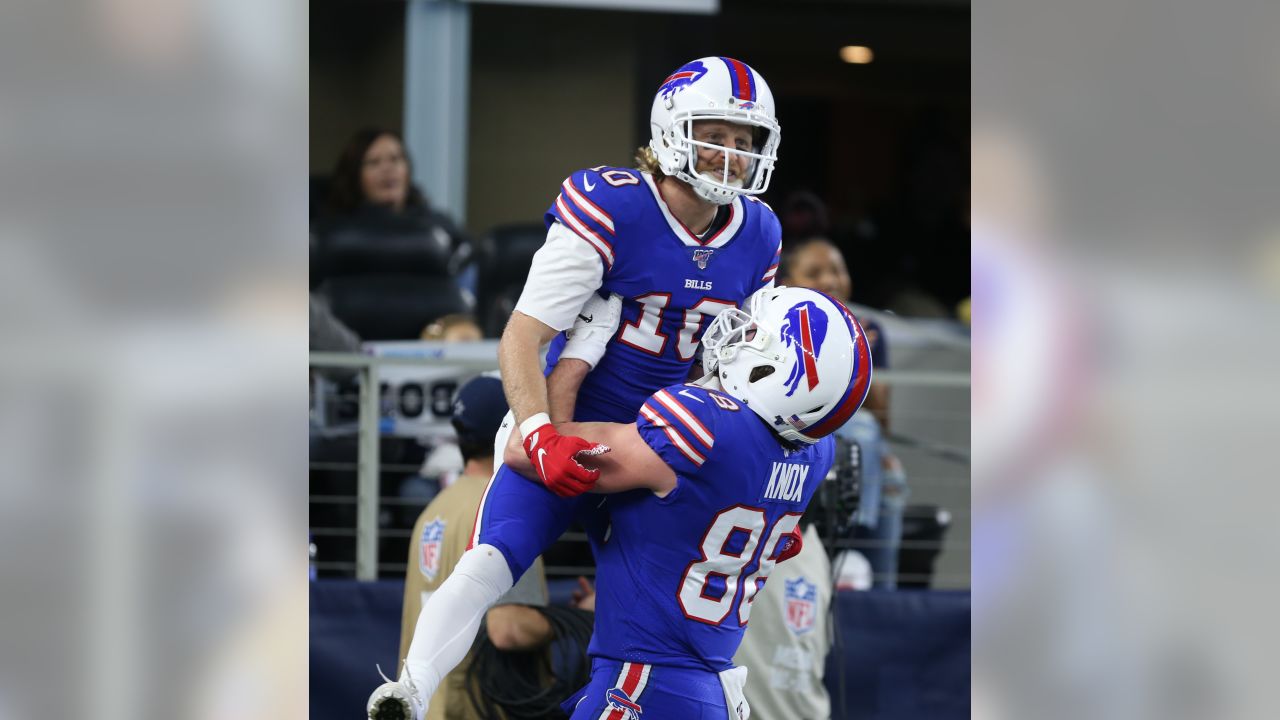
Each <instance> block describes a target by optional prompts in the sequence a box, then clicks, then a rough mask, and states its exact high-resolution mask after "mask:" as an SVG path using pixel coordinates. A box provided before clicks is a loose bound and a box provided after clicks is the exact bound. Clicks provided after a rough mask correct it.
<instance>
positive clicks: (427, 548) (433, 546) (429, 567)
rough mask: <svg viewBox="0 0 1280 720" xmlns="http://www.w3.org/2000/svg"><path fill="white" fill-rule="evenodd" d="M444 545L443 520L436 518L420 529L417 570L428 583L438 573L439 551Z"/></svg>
mask: <svg viewBox="0 0 1280 720" xmlns="http://www.w3.org/2000/svg"><path fill="white" fill-rule="evenodd" d="M443 545H444V520H441V519H440V518H436V519H435V520H433V521H432V522H429V523H427V525H426V527H424V528H422V546H421V548H420V549H419V551H418V569H419V570H421V571H422V575H423V577H425V578H426V579H427V580H428V581H430V580H435V579H436V575H438V574H439V573H440V550H441V548H442V546H443Z"/></svg>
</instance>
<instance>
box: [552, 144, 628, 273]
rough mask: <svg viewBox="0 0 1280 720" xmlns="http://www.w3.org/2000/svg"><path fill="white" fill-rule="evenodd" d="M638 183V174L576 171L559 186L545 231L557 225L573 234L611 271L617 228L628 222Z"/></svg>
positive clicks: (594, 169)
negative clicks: (595, 253)
mask: <svg viewBox="0 0 1280 720" xmlns="http://www.w3.org/2000/svg"><path fill="white" fill-rule="evenodd" d="M641 182H642V181H641V180H640V172H639V171H638V170H623V169H620V168H608V167H599V168H593V169H590V170H577V171H575V172H574V173H573V174H571V175H570V176H569V177H567V178H565V180H564V182H562V183H560V193H559V194H558V195H556V199H555V201H554V202H552V203H551V207H549V208H547V212H546V214H545V215H544V216H543V221H544V222H545V223H546V225H547V227H548V228H549V227H551V223H553V222H558V223H560V224H561V225H564V226H565V227H567V228H569V229H570V230H572V231H573V232H574V233H575V234H576V235H577V236H578V237H580V238H582V239H583V240H584V241H586V242H587V244H588V245H590V246H591V247H592V248H594V249H595V251H596V252H597V253H599V254H600V257H601V259H603V260H604V264H605V271H606V272H608V270H610V269H611V268H612V267H613V262H614V242H615V240H616V235H617V228H618V226H619V225H620V224H621V223H624V222H626V221H627V220H628V219H629V217H630V213H629V212H628V208H629V206H630V205H632V204H633V203H634V197H635V196H634V191H635V190H636V189H641V188H640V186H641Z"/></svg>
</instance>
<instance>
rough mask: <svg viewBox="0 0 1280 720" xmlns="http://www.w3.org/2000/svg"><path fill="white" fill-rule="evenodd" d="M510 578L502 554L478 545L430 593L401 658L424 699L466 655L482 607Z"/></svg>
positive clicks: (505, 588)
mask: <svg viewBox="0 0 1280 720" xmlns="http://www.w3.org/2000/svg"><path fill="white" fill-rule="evenodd" d="M512 583H513V580H512V579H511V569H510V568H508V567H507V559H506V558H505V557H503V556H502V553H501V552H500V551H499V550H498V549H497V548H495V547H494V546H492V545H477V546H475V547H473V548H471V549H470V550H468V551H466V552H465V553H463V554H462V558H461V559H459V560H458V564H457V566H456V567H454V569H453V573H451V574H450V575H449V577H448V578H446V579H445V581H444V582H443V583H441V584H440V588H439V589H437V590H436V591H435V592H433V593H431V597H430V598H429V599H428V600H427V602H426V604H425V605H423V606H422V612H420V613H419V614H418V624H417V625H416V626H415V627H414V630H413V641H412V642H410V643H409V657H407V658H405V671H406V672H408V674H409V677H410V678H411V679H412V680H413V683H414V684H415V685H417V687H418V693H419V695H420V697H421V698H422V700H423V701H425V702H427V703H428V704H429V703H430V702H431V696H432V695H434V694H435V692H436V688H437V687H439V685H440V679H441V678H443V677H444V676H445V675H447V674H448V673H449V671H450V670H452V669H453V668H454V667H455V666H457V664H458V663H460V662H462V659H463V658H465V657H466V656H467V651H469V650H470V649H471V643H472V642H474V641H475V639H476V633H478V632H479V631H480V621H481V620H482V619H483V618H484V614H485V612H486V611H487V610H488V609H489V608H490V607H492V606H493V604H494V603H495V602H497V601H498V598H500V597H502V595H503V593H505V592H506V591H508V590H510V589H511V585H512ZM401 679H403V678H401Z"/></svg>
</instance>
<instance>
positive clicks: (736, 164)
mask: <svg viewBox="0 0 1280 720" xmlns="http://www.w3.org/2000/svg"><path fill="white" fill-rule="evenodd" d="M693 139H694V140H698V141H700V142H705V143H710V144H712V145H720V146H723V147H728V148H733V149H735V150H745V151H748V152H750V151H751V147H752V143H751V128H750V127H748V126H745V125H737V124H735V123H730V122H721V121H719V120H699V121H697V122H695V123H694V124H693ZM697 150H698V165H697V169H698V174H699V175H703V176H705V177H707V178H710V179H712V180H716V181H718V182H720V181H723V180H724V169H725V168H724V164H725V155H726V154H727V155H728V156H729V185H731V186H733V187H742V183H743V182H744V181H745V180H746V179H747V170H748V168H749V167H750V164H751V160H750V158H747V157H746V156H744V155H740V154H738V153H725V152H724V151H721V150H713V149H711V148H706V147H698V148H697Z"/></svg>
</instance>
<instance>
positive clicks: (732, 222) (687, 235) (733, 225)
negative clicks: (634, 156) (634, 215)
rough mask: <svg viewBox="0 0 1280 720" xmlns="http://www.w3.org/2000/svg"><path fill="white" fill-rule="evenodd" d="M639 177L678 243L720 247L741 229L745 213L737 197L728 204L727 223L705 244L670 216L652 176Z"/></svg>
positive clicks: (647, 174) (691, 245)
mask: <svg viewBox="0 0 1280 720" xmlns="http://www.w3.org/2000/svg"><path fill="white" fill-rule="evenodd" d="M640 177H643V178H644V182H645V184H646V185H648V186H649V192H651V193H653V200H654V202H656V203H657V204H658V209H659V210H661V211H662V217H664V218H666V219H667V226H668V227H670V228H671V232H672V233H674V234H675V236H676V237H677V238H679V239H680V242H682V243H684V244H685V245H687V246H689V247H709V248H718V247H722V246H724V245H726V244H728V242H729V241H730V240H732V239H733V237H734V236H735V235H737V234H738V230H740V229H741V228H742V223H743V220H745V219H746V216H747V213H746V211H745V210H744V209H743V207H742V197H741V196H739V197H735V198H734V199H733V202H732V203H730V204H729V222H727V223H725V225H724V227H722V228H720V231H719V232H717V233H716V234H714V235H712V236H711V237H710V238H708V239H707V240H706V242H703V241H702V240H699V239H698V236H697V235H694V234H693V233H692V232H691V231H690V230H689V228H687V227H685V226H684V223H682V222H680V221H679V220H677V219H676V216H675V215H672V214H671V208H669V207H667V202H666V201H665V200H663V199H662V193H660V192H658V185H657V183H655V182H654V181H653V176H652V175H650V174H649V173H647V172H646V173H640Z"/></svg>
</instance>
